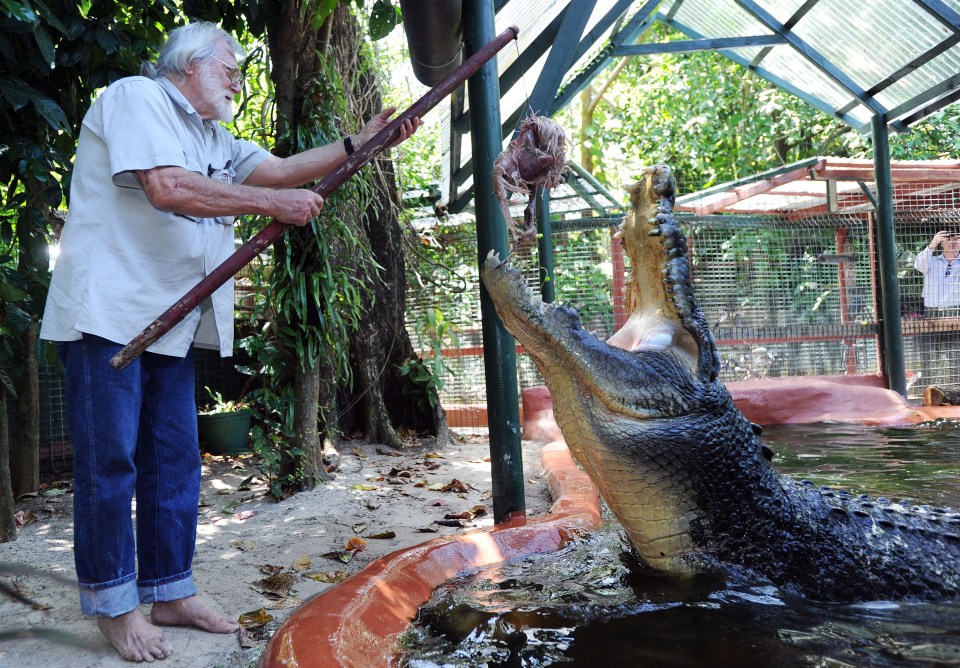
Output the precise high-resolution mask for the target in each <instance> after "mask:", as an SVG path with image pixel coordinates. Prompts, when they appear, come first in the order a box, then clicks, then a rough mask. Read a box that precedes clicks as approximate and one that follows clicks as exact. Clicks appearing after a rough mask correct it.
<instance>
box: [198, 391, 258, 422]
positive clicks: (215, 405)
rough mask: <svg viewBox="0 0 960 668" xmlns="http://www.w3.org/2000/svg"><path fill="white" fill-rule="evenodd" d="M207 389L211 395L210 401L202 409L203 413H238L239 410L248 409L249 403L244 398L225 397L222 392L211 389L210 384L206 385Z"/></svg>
mask: <svg viewBox="0 0 960 668" xmlns="http://www.w3.org/2000/svg"><path fill="white" fill-rule="evenodd" d="M203 389H205V390H206V391H207V396H209V397H210V401H208V402H207V403H206V404H204V406H203V408H201V409H200V411H199V412H200V414H201V415H219V414H221V413H236V412H238V411H244V410H247V408H248V404H247V402H245V401H244V400H243V399H242V398H241V399H237V400H233V399H229V400H228V399H224V398H223V395H222V394H221V393H220V392H216V391H214V390H211V389H210V387H209V386H206V385H205V386H204V388H203Z"/></svg>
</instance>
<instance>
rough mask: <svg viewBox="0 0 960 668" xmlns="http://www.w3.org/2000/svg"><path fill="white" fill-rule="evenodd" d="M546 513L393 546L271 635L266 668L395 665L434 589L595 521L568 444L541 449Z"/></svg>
mask: <svg viewBox="0 0 960 668" xmlns="http://www.w3.org/2000/svg"><path fill="white" fill-rule="evenodd" d="M541 461H542V463H543V468H544V475H545V476H546V478H547V480H548V482H549V485H550V491H551V494H552V495H553V499H554V502H553V505H552V506H551V508H550V514H548V515H543V516H540V517H534V518H525V517H523V516H520V517H517V518H514V519H512V520H510V521H509V522H505V523H502V524H499V525H497V526H495V527H492V528H489V529H482V530H477V531H471V532H468V533H464V534H459V535H456V536H445V537H443V538H436V539H433V540H430V541H427V542H425V543H420V544H418V545H414V546H412V547H409V548H405V549H402V550H398V551H396V552H393V553H391V554H388V555H386V556H384V557H381V558H380V559H378V560H376V561H374V562H373V563H371V564H370V565H368V566H367V567H365V568H364V569H363V570H362V571H360V572H359V573H357V574H355V575H353V576H352V577H350V578H348V579H347V580H345V581H344V582H342V583H340V584H338V585H336V586H335V587H332V588H330V589H328V590H327V591H325V592H323V593H322V594H320V595H318V596H317V597H315V598H313V599H311V600H310V601H308V602H307V603H306V604H304V605H303V606H302V607H301V608H300V609H298V610H297V611H296V612H294V613H293V614H292V615H291V616H290V617H289V618H288V619H287V620H286V621H285V622H284V623H283V624H282V625H281V626H280V628H279V629H278V630H277V632H276V633H275V634H274V635H273V637H272V638H271V640H270V642H269V643H268V645H267V647H266V649H265V650H264V653H263V656H262V658H261V660H260V665H261V666H264V667H271V668H272V667H280V666H283V667H284V668H293V667H297V668H308V667H312V666H317V667H319V666H323V667H324V668H354V667H365V666H371V665H378V666H389V665H395V664H396V653H397V639H398V637H399V636H400V634H402V633H403V632H404V631H405V630H406V629H407V628H408V627H409V625H410V623H411V622H412V621H413V619H414V618H415V617H416V614H417V612H418V610H419V609H420V606H421V605H423V603H425V602H426V601H427V599H429V598H430V595H431V594H432V593H433V590H434V589H435V588H436V587H437V586H439V585H440V584H442V583H443V582H446V581H447V580H449V579H451V578H453V577H456V576H458V575H460V574H461V573H465V572H467V571H470V570H474V569H476V568H480V567H483V566H490V565H495V564H498V563H503V562H506V561H512V560H515V559H519V558H522V557H526V556H529V555H532V554H543V553H548V552H553V551H555V550H557V549H559V548H560V547H562V546H563V545H565V544H566V543H568V542H569V541H570V540H572V539H573V538H574V537H575V536H577V535H579V534H582V533H583V532H586V531H590V530H592V529H596V528H597V527H599V526H600V522H601V520H600V500H599V495H598V493H597V489H596V487H594V485H593V483H592V482H591V481H590V479H589V478H588V477H587V475H586V474H585V473H583V472H582V471H581V470H580V469H579V467H578V466H577V465H576V463H575V462H574V461H573V457H572V456H571V455H570V451H569V450H568V449H567V446H566V443H564V442H563V441H562V440H556V441H553V442H550V443H548V444H547V445H545V446H543V450H542V452H541Z"/></svg>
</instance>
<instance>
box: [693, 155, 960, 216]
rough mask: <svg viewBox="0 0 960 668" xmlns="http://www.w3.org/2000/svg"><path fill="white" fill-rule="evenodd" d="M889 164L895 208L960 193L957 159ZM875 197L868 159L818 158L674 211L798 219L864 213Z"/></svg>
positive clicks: (937, 203)
mask: <svg viewBox="0 0 960 668" xmlns="http://www.w3.org/2000/svg"><path fill="white" fill-rule="evenodd" d="M890 166H891V173H892V176H893V186H894V188H893V192H894V202H893V205H894V208H911V209H920V210H935V209H940V208H944V206H945V205H944V204H943V203H945V202H951V203H952V202H955V201H956V199H957V195H958V194H960V160H894V161H892V162H891V164H890ZM875 198H876V184H875V182H874V166H873V161H872V160H855V159H852V158H829V157H821V158H810V159H809V160H802V161H800V162H795V163H793V164H791V165H786V166H784V167H780V168H778V169H774V170H769V171H766V172H762V173H760V174H756V175H754V176H751V177H748V178H745V179H739V180H737V181H731V182H729V183H724V184H721V185H718V186H714V187H712V188H708V189H706V190H701V191H700V192H696V193H691V194H689V195H685V196H682V197H679V198H677V205H676V207H675V210H676V211H681V212H689V213H693V214H697V215H709V214H717V213H726V214H777V215H785V216H790V217H796V218H800V217H806V216H811V215H816V214H823V213H846V214H853V213H861V212H864V211H869V210H872V209H873V208H874V206H875V203H876V199H875ZM951 206H952V204H951Z"/></svg>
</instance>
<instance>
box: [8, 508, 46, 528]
mask: <svg viewBox="0 0 960 668" xmlns="http://www.w3.org/2000/svg"><path fill="white" fill-rule="evenodd" d="M38 519H40V518H39V517H37V516H36V514H35V513H32V512H30V511H29V510H26V511H24V510H18V511H17V514H16V515H14V521H15V522H16V523H17V528H18V529H19V528H21V527H25V526H27V525H28V524H33V523H34V522H36V521H37V520H38Z"/></svg>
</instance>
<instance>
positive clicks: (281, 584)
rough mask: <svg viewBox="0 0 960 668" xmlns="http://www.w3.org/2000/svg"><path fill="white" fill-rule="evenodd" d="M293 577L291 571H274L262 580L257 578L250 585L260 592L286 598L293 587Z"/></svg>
mask: <svg viewBox="0 0 960 668" xmlns="http://www.w3.org/2000/svg"><path fill="white" fill-rule="evenodd" d="M293 583H294V577H293V574H292V573H276V574H274V575H271V576H269V577H265V578H263V579H262V580H257V581H256V582H253V583H251V584H250V586H251V587H252V588H253V589H254V590H255V591H258V592H260V593H261V594H266V595H267V596H272V597H275V598H286V597H287V596H288V595H289V594H290V590H291V589H293Z"/></svg>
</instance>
